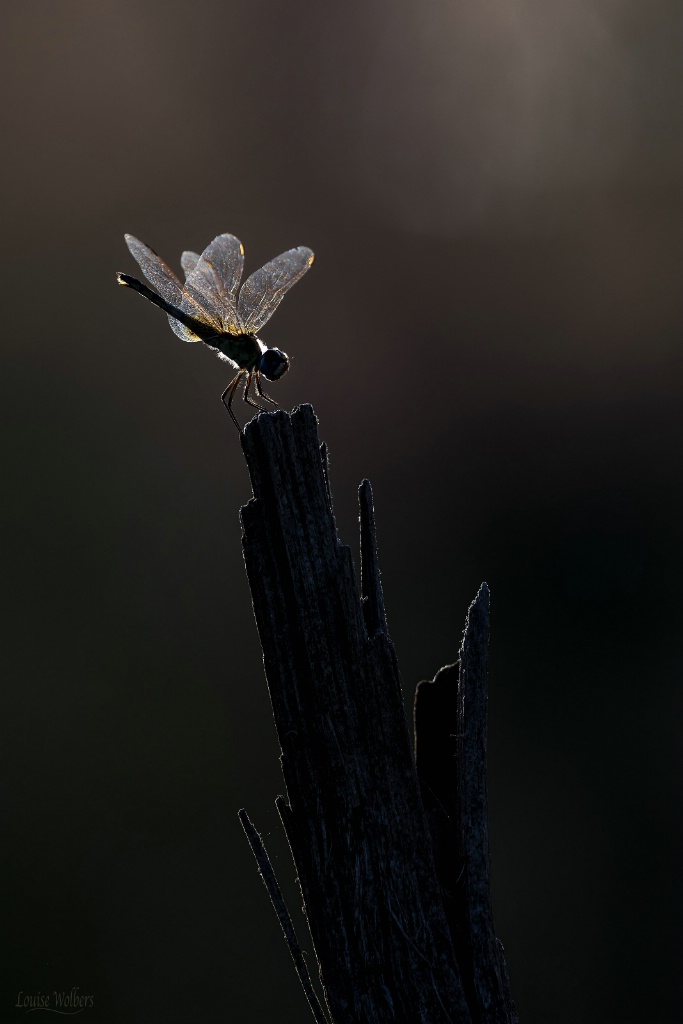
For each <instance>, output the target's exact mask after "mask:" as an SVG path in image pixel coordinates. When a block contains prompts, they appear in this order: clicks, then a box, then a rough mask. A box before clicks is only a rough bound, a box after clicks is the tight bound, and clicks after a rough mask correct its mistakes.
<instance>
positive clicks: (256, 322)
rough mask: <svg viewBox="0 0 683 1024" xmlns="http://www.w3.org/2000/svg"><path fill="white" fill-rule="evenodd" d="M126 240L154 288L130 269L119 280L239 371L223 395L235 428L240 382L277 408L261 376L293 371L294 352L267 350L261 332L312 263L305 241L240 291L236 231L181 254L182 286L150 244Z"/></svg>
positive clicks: (246, 394) (246, 395)
mask: <svg viewBox="0 0 683 1024" xmlns="http://www.w3.org/2000/svg"><path fill="white" fill-rule="evenodd" d="M124 237H125V239H126V245H127V246H128V249H129V250H130V253H131V256H132V257H133V259H134V260H135V261H136V262H137V264H138V266H139V267H140V270H141V271H142V273H143V275H144V276H145V277H146V278H147V280H148V281H149V283H150V284H151V285H152V288H153V289H154V290H152V288H148V287H147V285H146V284H143V283H142V281H138V280H137V279H136V278H134V277H131V276H130V275H129V274H123V273H118V274H117V275H116V280H117V281H118V283H119V284H122V285H125V286H126V287H127V288H132V289H134V291H136V292H138V294H139V295H143V296H144V297H145V298H146V299H148V300H149V301H150V302H153V303H154V305H155V306H158V307H159V308H160V309H163V310H164V312H165V313H167V314H168V322H169V324H170V325H171V328H172V330H173V331H174V332H175V334H177V335H178V337H179V338H182V339H183V341H193V342H196V341H202V342H204V344H205V345H208V346H209V348H211V349H213V351H214V352H215V353H216V354H217V355H218V357H219V358H220V359H224V360H226V361H227V362H228V363H230V364H231V366H232V367H233V369H235V370H237V373H236V374H235V376H234V377H233V378H232V380H231V381H230V383H229V384H228V386H227V388H226V389H225V391H224V392H223V394H222V395H221V401H222V402H223V404H224V405H225V407H226V409H227V410H228V412H229V413H230V416H231V417H232V420H233V422H234V424H235V426H236V427H237V429H238V430H240V425H239V423H238V421H237V417H236V416H235V414H234V412H233V410H232V401H233V398H234V397H235V393H236V392H237V389H238V388H239V386H240V382H241V383H242V386H243V391H242V398H243V400H244V401H245V402H246V404H247V405H251V406H253V407H254V408H255V409H259V410H261V411H263V410H262V406H260V405H258V404H257V402H255V401H254V400H253V397H252V394H251V392H252V388H253V392H254V393H255V395H256V396H257V397H258V398H262V399H264V401H266V402H269V403H270V404H271V405H277V402H276V401H275V399H273V398H271V397H270V395H268V394H266V392H265V391H264V390H263V387H262V385H261V378H262V377H265V378H266V380H269V381H275V380H279V379H280V377H282V375H283V374H285V373H286V372H287V370H288V369H289V356H288V355H287V354H286V353H285V352H282V351H281V350H280V349H279V348H267V347H266V346H265V345H264V344H263V342H262V341H261V340H260V339H259V338H258V337H257V335H258V332H259V331H260V330H261V328H262V327H263V326H264V324H266V323H267V322H268V321H269V320H270V318H271V316H272V315H273V313H274V312H275V310H276V309H277V307H278V306H279V305H280V302H281V301H282V298H283V296H284V295H285V293H286V292H288V291H289V289H290V288H291V287H292V285H293V284H296V282H297V281H298V280H299V279H300V278H301V277H303V275H304V274H305V273H306V271H307V270H308V268H309V267H310V266H311V265H312V263H313V259H314V256H313V253H312V251H311V250H310V249H308V248H307V247H306V246H305V245H300V246H298V247H297V248H296V249H288V250H287V252H283V253H281V254H280V255H279V256H276V257H275V259H274V260H271V261H270V263H266V264H265V266H263V267H261V269H260V270H257V271H256V272H255V273H253V274H252V275H251V276H250V277H248V278H247V279H246V281H245V282H244V284H243V285H242V287H241V288H240V281H241V279H242V270H243V267H244V246H243V245H242V243H241V242H240V241H239V239H238V238H235V236H234V235H229V234H223V235H218V236H217V237H216V238H214V240H213V242H211V243H210V244H209V245H207V247H206V249H205V250H204V252H203V253H202V254H201V255H199V254H198V253H196V252H184V253H183V254H182V256H181V259H180V263H181V266H182V268H183V271H184V273H185V283H184V284H183V283H182V282H181V281H180V280H179V279H178V278H177V277H176V275H175V274H174V273H173V271H172V270H171V268H170V267H169V266H168V265H167V264H166V263H164V261H163V260H162V259H161V257H160V256H158V255H157V254H156V253H155V252H154V250H153V249H151V248H150V247H149V246H148V245H145V243H144V242H141V241H140V239H139V238H135V237H134V236H133V235H125V236H124Z"/></svg>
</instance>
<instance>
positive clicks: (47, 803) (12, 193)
mask: <svg viewBox="0 0 683 1024" xmlns="http://www.w3.org/2000/svg"><path fill="white" fill-rule="evenodd" d="M1 28H2V31H1V33H0V40H1V42H0V83H1V94H2V137H1V140H2V164H1V170H0V177H1V197H2V198H1V202H2V247H1V253H2V261H3V280H4V282H5V283H4V287H3V304H4V312H3V330H2V377H1V391H2V395H1V401H0V408H1V410H2V414H3V417H4V419H5V429H4V431H3V469H2V477H1V479H2V501H1V506H2V520H3V521H2V539H3V558H2V578H3V601H2V609H1V611H2V626H3V659H2V660H3V666H4V672H3V676H4V685H3V691H2V692H3V708H2V716H1V717H2V725H3V737H2V742H1V744H0V747H1V749H0V757H1V758H2V773H1V783H2V786H1V795H0V808H1V828H2V836H3V838H2V842H1V844H0V847H1V849H2V867H1V872H2V878H3V883H2V891H3V902H2V911H1V915H0V916H1V919H2V926H3V934H4V939H3V946H4V948H3V950H2V955H1V957H0V962H1V963H2V969H1V973H2V984H1V986H0V1021H2V1022H5V1021H15V1020H17V1019H18V1018H23V1017H24V1015H25V1014H24V1009H25V1007H24V1009H18V1008H17V1006H16V1003H17V1001H19V1002H21V1000H22V999H26V998H27V997H32V998H35V997H37V996H39V995H40V994H43V995H45V994H48V995H50V997H51V998H52V999H53V998H54V997H53V993H54V991H58V992H62V991H65V992H66V993H67V994H68V993H69V992H70V991H71V989H72V988H74V987H78V993H77V994H78V995H80V996H82V995H87V996H91V997H92V999H93V1004H92V1006H90V1007H89V1008H88V1009H87V1011H84V1019H87V1020H89V1021H91V1022H92V1024H100V1022H102V1024H136V1022H145V1024H147V1022H150V1021H164V1022H167V1024H175V1022H178V1024H180V1022H186V1021H189V1020H194V1021H202V1022H214V1021H215V1022H219V1021H220V1022H224V1021H239V1022H245V1024H261V1022H266V1021H272V1020H274V1019H277V1020H278V1021H280V1022H282V1024H289V1022H291V1024H294V1022H297V1024H298V1022H300V1021H302V1020H307V1019H309V1018H308V1016H307V1014H308V1010H307V1007H306V1004H305V1001H304V997H303V995H302V993H301V992H300V990H299V987H298V983H297V981H296V979H295V976H294V971H293V968H292V966H291V962H290V960H289V956H288V953H287V951H286V948H285V945H284V942H283V940H282V938H281V936H280V934H279V931H278V926H277V923H276V920H275V917H274V915H273V913H272V910H271V908H270V905H269V902H268V899H267V896H266V893H265V890H264V889H263V887H262V885H261V883H260V881H259V879H258V876H257V873H256V870H255V867H254V864H253V861H252V858H251V854H250V853H249V851H248V848H247V844H246V841H245V839H244V837H243V835H242V833H241V829H240V827H239V824H238V822H237V817H236V812H237V809H238V808H239V807H240V806H243V805H245V806H246V807H247V808H248V810H249V812H250V814H251V815H252V817H253V818H254V820H255V823H256V825H257V827H258V828H259V829H260V830H262V831H263V833H264V837H265V839H266V842H267V844H268V846H269V848H270V850H271V853H272V855H273V859H274V861H275V865H276V869H277V871H278V874H279V876H280V878H281V880H282V882H283V884H284V885H285V886H286V887H287V890H288V893H289V896H290V899H291V900H292V902H293V904H294V906H295V907H296V906H297V904H298V902H299V899H298V896H297V890H296V887H295V882H294V868H293V866H292V864H291V861H290V859H289V856H288V852H287V848H286V843H285V842H284V840H283V836H282V830H281V827H280V824H279V819H278V816H277V814H276V812H275V810H274V806H273V801H274V798H275V796H276V794H277V793H278V792H281V791H282V789H283V783H282V780H281V776H280V772H279V764H278V750H277V746H276V740H275V732H274V728H273V724H272V718H271V713H270V708H269V703H268V698H267V692H266V685H265V681H264V677H263V670H262V665H261V657H260V648H259V645H258V641H257V635H256V629H255V626H254V621H253V617H252V610H251V602H250V596H249V591H248V588H247V584H246V579H245V573H244V567H243V563H242V557H241V548H240V525H239V519H238V509H239V507H240V505H242V504H244V503H245V502H246V501H247V500H248V499H249V497H250V486H249V480H248V476H247V472H246V468H245V465H244V462H243V458H242V455H241V452H240V448H239V444H238V438H237V436H236V432H235V430H234V428H233V427H232V425H231V423H230V421H229V419H228V417H227V415H226V413H225V410H224V409H223V407H222V406H221V403H220V401H219V397H220V393H221V391H222V389H223V388H224V387H225V385H226V384H227V382H228V379H229V377H228V372H229V371H228V368H226V366H225V364H221V363H219V362H218V361H217V360H216V359H214V358H212V356H211V354H210V353H209V352H208V350H206V349H204V348H201V347H200V346H192V345H184V344H182V342H180V341H179V340H178V339H177V338H176V337H175V336H174V335H173V334H172V332H171V331H170V330H169V327H168V324H167V322H166V320H165V317H164V316H163V315H162V314H161V313H159V311H158V310H155V309H154V308H153V307H151V306H150V305H148V304H146V303H143V302H142V301H141V300H140V299H139V298H138V297H137V296H134V295H133V294H132V293H130V292H127V291H124V290H123V289H121V288H117V287H116V285H115V281H114V273H115V271H117V270H125V271H128V272H129V273H137V267H136V266H135V264H134V263H133V261H132V259H131V258H130V256H129V254H128V252H127V250H126V248H125V245H124V242H123V232H124V231H130V232H132V233H134V234H136V235H138V236H139V237H141V238H142V239H144V240H145V241H147V242H149V244H151V245H152V246H153V247H154V248H155V249H156V250H157V251H159V252H160V253H161V254H162V255H163V256H164V257H165V258H166V259H167V260H168V261H169V262H170V263H171V264H172V265H173V266H174V267H175V268H176V269H179V257H180V253H181V251H182V250H183V249H185V248H190V249H200V250H201V249H202V248H203V247H204V246H205V245H206V244H207V243H208V242H209V241H210V240H211V239H212V238H213V236H214V235H216V234H218V233H219V232H222V231H230V232H233V233H234V234H236V235H237V236H238V237H239V238H241V239H242V240H243V242H244V243H245V248H246V253H247V273H249V272H251V271H252V270H254V269H256V268H257V267H259V266H260V265H261V264H262V263H264V262H266V261H267V260H268V259H270V258H272V257H273V256H275V255H276V254H277V253H279V252H281V251H282V250H284V249H287V248H290V247H291V246H294V245H301V244H305V245H308V246H310V247H311V248H312V249H314V250H315V252H316V257H317V259H316V264H315V267H314V268H313V270H312V272H311V273H310V274H309V275H308V276H307V277H306V278H305V280H304V281H303V282H301V283H300V284H298V285H297V286H296V288H295V289H294V290H293V291H292V292H291V293H290V295H288V296H287V298H286V299H285V301H284V302H283V305H282V307H281V308H280V310H279V311H278V312H277V314H276V315H275V317H274V318H273V321H272V322H271V323H269V324H268V326H267V327H266V328H265V330H264V331H263V338H264V340H265V341H266V342H267V343H268V344H271V345H276V346H279V347H282V348H284V349H285V350H286V351H287V352H289V353H290V355H291V356H292V357H293V363H292V369H291V372H290V373H289V374H288V375H287V377H286V378H285V379H283V380H282V381H281V382H279V383H277V384H275V385H273V387H272V391H273V393H274V395H275V396H276V397H277V399H278V400H279V401H280V403H281V404H282V405H283V406H284V407H285V408H292V407H293V406H295V405H297V404H298V403H301V402H312V403H313V405H314V407H315V410H316V412H317V414H318V416H319V417H320V431H321V436H322V438H323V439H324V440H325V441H326V442H327V443H328V445H329V448H330V451H331V460H332V488H333V493H334V497H335V503H336V504H335V507H336V514H337V523H338V527H339V531H340V535H341V537H342V539H343V540H344V541H345V542H346V543H349V544H351V545H352V547H353V548H354V552H355V551H356V549H357V510H356V488H357V485H358V484H359V483H360V481H361V479H362V478H363V477H365V476H368V477H369V478H370V479H371V480H372V483H373V486H374V491H375V503H376V512H377V517H378V529H379V543H380V558H381V562H382V567H383V581H384V587H385V596H386V602H387V608H388V613H389V623H390V628H391V631H392V636H393V639H394V641H395V644H396V647H397V650H398V656H399V663H400V665H401V670H402V674H403V679H404V684H405V694H406V701H407V703H411V702H412V695H413V692H414V688H415V685H416V683H417V682H418V680H419V679H421V678H426V677H431V676H432V675H433V674H434V673H435V672H436V670H437V669H438V668H439V667H440V666H441V665H442V664H445V663H447V662H449V661H453V660H455V658H456V657H457V652H458V647H459V643H460V638H461V633H462V628H463V625H464V619H465V614H466V610H467V606H468V604H469V602H470V601H471V600H472V598H473V597H474V595H475V593H476V591H477V588H478V586H479V584H480V583H481V581H482V580H484V579H485V580H487V581H488V583H489V585H490V587H491V591H492V602H493V603H492V630H493V631H492V647H491V686H490V717H491V730H490V742H489V756H490V780H489V789H490V800H491V807H490V811H491V832H492V861H493V863H492V870H493V884H494V909H495V915H496V923H497V930H498V933H499V935H500V937H501V938H502V940H503V942H504V943H505V946H506V950H507V955H508V960H509V966H510V972H511V978H512V984H513V988H514V992H515V995H516V998H517V1002H518V1006H519V1010H520V1014H521V1020H522V1022H523V1024H569V1022H571V1024H584V1022H585V1024H594V1022H595V1024H673V1022H680V1021H682V1020H683V997H682V996H681V953H682V951H683V945H682V940H683V928H682V927H681V926H682V914H681V909H682V903H683V901H682V900H681V896H682V887H681V876H680V864H681V853H682V850H681V847H682V844H681V800H680V789H681V757H680V747H681V744H680V736H681V712H682V711H683V698H682V685H681V684H682V675H683V629H682V628H681V620H682V613H683V587H682V583H681V580H682V573H683V548H682V544H681V538H682V522H681V513H682V512H683V508H682V504H683V486H682V482H681V457H682V455H683V409H682V403H681V400H682V398H683V338H682V336H681V334H682V332H681V328H682V326H683V308H682V307H683V303H682V300H681V295H682V289H681V274H682V271H683V231H682V228H683V217H682V216H681V210H682V206H681V198H682V196H681V192H682V188H681V186H682V183H683V177H682V172H683V134H682V129H683V79H682V77H681V58H682V56H683V12H682V11H681V5H680V3H678V2H676V0H659V2H658V3H640V2H637V0H590V2H589V0H551V2H548V0H527V2H520V0H483V2H482V0H453V2H448V0H429V2H419V0H394V2H392V3H389V2H388V0H370V2H367V0H366V2H360V0H347V2H346V3H344V4H335V5H332V4H324V3H322V4H321V3H317V4H316V3H310V2H306V0H290V2H288V3H277V2H275V0H252V2H250V3H247V2H245V0H228V2H222V3H221V2H218V0H194V2H193V3H192V4H181V3H179V2H177V0H164V2H163V3H162V2H161V0H150V2H144V3H134V2H132V0H110V2H108V3H106V4H105V3H93V2H92V0H69V2H66V0H59V2H56V0H21V2H16V3H10V4H6V5H4V7H3V11H2V22H1ZM238 413H239V414H240V415H242V413H243V408H239V407H238ZM305 944H306V945H307V948H310V942H308V941H306V943H305ZM52 1005H54V1003H53V1004H52ZM41 1018H42V1019H54V1018H53V1016H52V1015H51V1014H50V1015H48V1014H47V1013H44V1012H41V1013H36V1014H33V1015H32V1019H34V1020H37V1019H41Z"/></svg>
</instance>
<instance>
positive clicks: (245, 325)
mask: <svg viewBox="0 0 683 1024" xmlns="http://www.w3.org/2000/svg"><path fill="white" fill-rule="evenodd" d="M312 263H313V253H312V252H311V250H310V249H307V248H306V246H305V245H300V246H299V247H298V249H289V250H288V251H287V252H283V253H282V254H281V255H280V256H276V257H275V259H274V260H271V261H270V263H266V265H265V267H261V269H260V270H257V271H256V273H254V274H252V275H251V277H248V278H247V280H246V281H245V282H244V284H243V285H242V290H241V291H240V297H239V301H238V303H237V318H238V320H239V323H240V327H241V330H242V331H243V332H244V333H245V334H256V333H257V332H258V331H260V329H261V328H262V327H263V325H264V324H265V323H266V322H267V321H268V320H270V318H271V316H272V315H273V313H274V312H275V310H276V309H277V307H278V306H279V305H280V302H281V301H282V298H283V296H284V295H285V293H286V292H288V291H289V289H290V288H291V287H292V285H293V284H296V282H297V281H298V280H299V278H300V277H303V275H304V274H305V273H306V271H307V270H308V268H309V267H310V266H311V264H312Z"/></svg>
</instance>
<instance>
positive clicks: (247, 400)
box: [242, 370, 263, 412]
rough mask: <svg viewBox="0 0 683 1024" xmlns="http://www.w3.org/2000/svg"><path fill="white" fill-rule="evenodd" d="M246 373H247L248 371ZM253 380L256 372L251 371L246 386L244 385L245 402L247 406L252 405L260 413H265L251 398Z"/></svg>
mask: <svg viewBox="0 0 683 1024" xmlns="http://www.w3.org/2000/svg"><path fill="white" fill-rule="evenodd" d="M244 372H245V373H246V370H245V371H244ZM253 379H254V371H253V370H250V371H249V374H248V376H247V381H246V384H245V385H244V395H243V396H242V397H243V398H244V401H245V402H246V403H247V405H251V406H253V408H254V409H258V411H259V412H263V410H262V408H261V406H260V405H257V404H256V402H254V401H252V399H251V398H250V397H249V389H250V387H251V385H252V381H253Z"/></svg>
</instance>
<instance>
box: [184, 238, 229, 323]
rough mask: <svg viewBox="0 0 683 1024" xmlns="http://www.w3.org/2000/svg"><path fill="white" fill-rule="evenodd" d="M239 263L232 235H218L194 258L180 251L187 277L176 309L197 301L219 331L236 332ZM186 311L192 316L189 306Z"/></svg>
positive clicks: (193, 255)
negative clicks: (214, 322) (215, 323)
mask: <svg viewBox="0 0 683 1024" xmlns="http://www.w3.org/2000/svg"><path fill="white" fill-rule="evenodd" d="M243 266H244V249H243V247H242V243H241V242H240V240H239V239H238V238H235V236H234V235H227V234H225V235H218V236H217V237H216V238H214V240H213V242H211V243H210V245H207V247H206V249H205V250H204V252H203V253H202V254H201V256H199V257H198V258H197V257H196V254H195V253H183V269H184V270H185V271H186V273H187V280H186V281H185V289H184V291H183V298H182V301H181V306H180V308H181V309H183V310H184V311H185V309H186V307H185V304H186V303H188V304H189V303H197V304H199V305H200V306H201V307H202V308H203V309H204V311H205V313H206V314H207V315H208V316H209V317H211V319H212V321H213V320H215V321H217V324H218V326H219V330H222V331H228V332H229V333H230V334H239V332H240V326H239V323H238V319H237V309H236V298H237V289H238V288H239V283H240V280H241V278H242V268H243ZM186 311H187V312H188V313H190V315H192V314H191V307H190V305H188V306H187V310H186Z"/></svg>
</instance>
